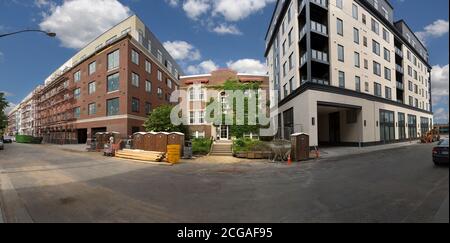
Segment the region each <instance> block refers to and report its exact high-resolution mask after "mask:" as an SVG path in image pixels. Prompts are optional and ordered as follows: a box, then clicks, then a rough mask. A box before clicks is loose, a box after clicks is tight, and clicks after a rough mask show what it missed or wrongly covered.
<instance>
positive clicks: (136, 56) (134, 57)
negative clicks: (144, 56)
mask: <svg viewBox="0 0 450 243" xmlns="http://www.w3.org/2000/svg"><path fill="white" fill-rule="evenodd" d="M131 61H132V62H133V63H134V64H136V65H139V53H137V52H136V51H135V50H131Z"/></svg>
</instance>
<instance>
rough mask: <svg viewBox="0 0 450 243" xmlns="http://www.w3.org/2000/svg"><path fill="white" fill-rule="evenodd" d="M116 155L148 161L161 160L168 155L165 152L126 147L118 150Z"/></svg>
mask: <svg viewBox="0 0 450 243" xmlns="http://www.w3.org/2000/svg"><path fill="white" fill-rule="evenodd" d="M116 157H117V158H121V159H131V160H139V161H148V162H161V161H163V160H164V158H165V157H166V154H165V153H161V152H150V151H144V150H132V149H124V150H119V151H117V152H116Z"/></svg>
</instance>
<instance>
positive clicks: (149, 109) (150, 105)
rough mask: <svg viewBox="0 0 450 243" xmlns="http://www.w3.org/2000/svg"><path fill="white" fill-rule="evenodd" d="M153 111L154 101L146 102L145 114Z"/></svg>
mask: <svg viewBox="0 0 450 243" xmlns="http://www.w3.org/2000/svg"><path fill="white" fill-rule="evenodd" d="M151 112H152V103H149V102H145V114H147V115H148V114H150V113H151Z"/></svg>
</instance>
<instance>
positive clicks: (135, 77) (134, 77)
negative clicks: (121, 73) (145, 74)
mask: <svg viewBox="0 0 450 243" xmlns="http://www.w3.org/2000/svg"><path fill="white" fill-rule="evenodd" d="M131 85H133V86H134V87H136V88H139V75H138V74H136V73H131Z"/></svg>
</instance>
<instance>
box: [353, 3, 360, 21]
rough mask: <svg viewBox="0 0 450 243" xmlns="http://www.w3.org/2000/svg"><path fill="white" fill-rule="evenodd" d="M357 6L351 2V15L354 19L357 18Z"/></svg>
mask: <svg viewBox="0 0 450 243" xmlns="http://www.w3.org/2000/svg"><path fill="white" fill-rule="evenodd" d="M358 15H359V14H358V6H356V4H353V6H352V16H353V18H354V19H356V20H358Z"/></svg>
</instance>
